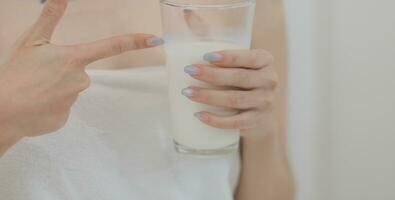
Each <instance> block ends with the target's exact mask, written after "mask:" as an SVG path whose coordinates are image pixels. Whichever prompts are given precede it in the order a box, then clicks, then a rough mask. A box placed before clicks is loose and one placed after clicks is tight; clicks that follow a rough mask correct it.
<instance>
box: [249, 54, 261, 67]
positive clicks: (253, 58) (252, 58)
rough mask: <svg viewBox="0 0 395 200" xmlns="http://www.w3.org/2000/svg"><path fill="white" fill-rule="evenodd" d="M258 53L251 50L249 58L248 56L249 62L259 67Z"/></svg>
mask: <svg viewBox="0 0 395 200" xmlns="http://www.w3.org/2000/svg"><path fill="white" fill-rule="evenodd" d="M260 56H261V55H260V53H259V52H258V51H252V53H251V55H250V58H249V62H250V63H251V64H252V65H253V67H255V68H258V67H260V66H259V65H260V64H261V63H259V58H260Z"/></svg>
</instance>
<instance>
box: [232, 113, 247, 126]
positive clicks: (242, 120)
mask: <svg viewBox="0 0 395 200" xmlns="http://www.w3.org/2000/svg"><path fill="white" fill-rule="evenodd" d="M245 123H246V122H245V117H244V116H240V117H239V118H237V119H234V120H233V122H232V125H231V128H233V129H241V128H243V127H244V126H245Z"/></svg>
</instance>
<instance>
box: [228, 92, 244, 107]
mask: <svg viewBox="0 0 395 200" xmlns="http://www.w3.org/2000/svg"><path fill="white" fill-rule="evenodd" d="M246 99H247V98H246V96H245V95H243V94H240V93H238V92H233V94H231V95H229V97H228V102H229V105H230V106H231V107H233V108H239V107H242V106H243V105H244V104H245V102H246Z"/></svg>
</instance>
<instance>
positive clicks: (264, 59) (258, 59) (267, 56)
mask: <svg viewBox="0 0 395 200" xmlns="http://www.w3.org/2000/svg"><path fill="white" fill-rule="evenodd" d="M253 52H255V63H257V64H258V65H260V66H259V67H262V66H264V65H270V64H273V63H274V56H273V54H271V53H270V52H268V51H266V50H264V49H255V50H253Z"/></svg>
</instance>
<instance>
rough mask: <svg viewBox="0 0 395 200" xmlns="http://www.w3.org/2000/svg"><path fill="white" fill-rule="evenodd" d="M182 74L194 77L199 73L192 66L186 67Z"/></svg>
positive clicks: (197, 69)
mask: <svg viewBox="0 0 395 200" xmlns="http://www.w3.org/2000/svg"><path fill="white" fill-rule="evenodd" d="M184 72H185V73H187V74H189V75H196V74H198V73H199V72H200V69H199V68H198V67H196V66H193V65H188V66H186V67H185V68H184Z"/></svg>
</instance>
